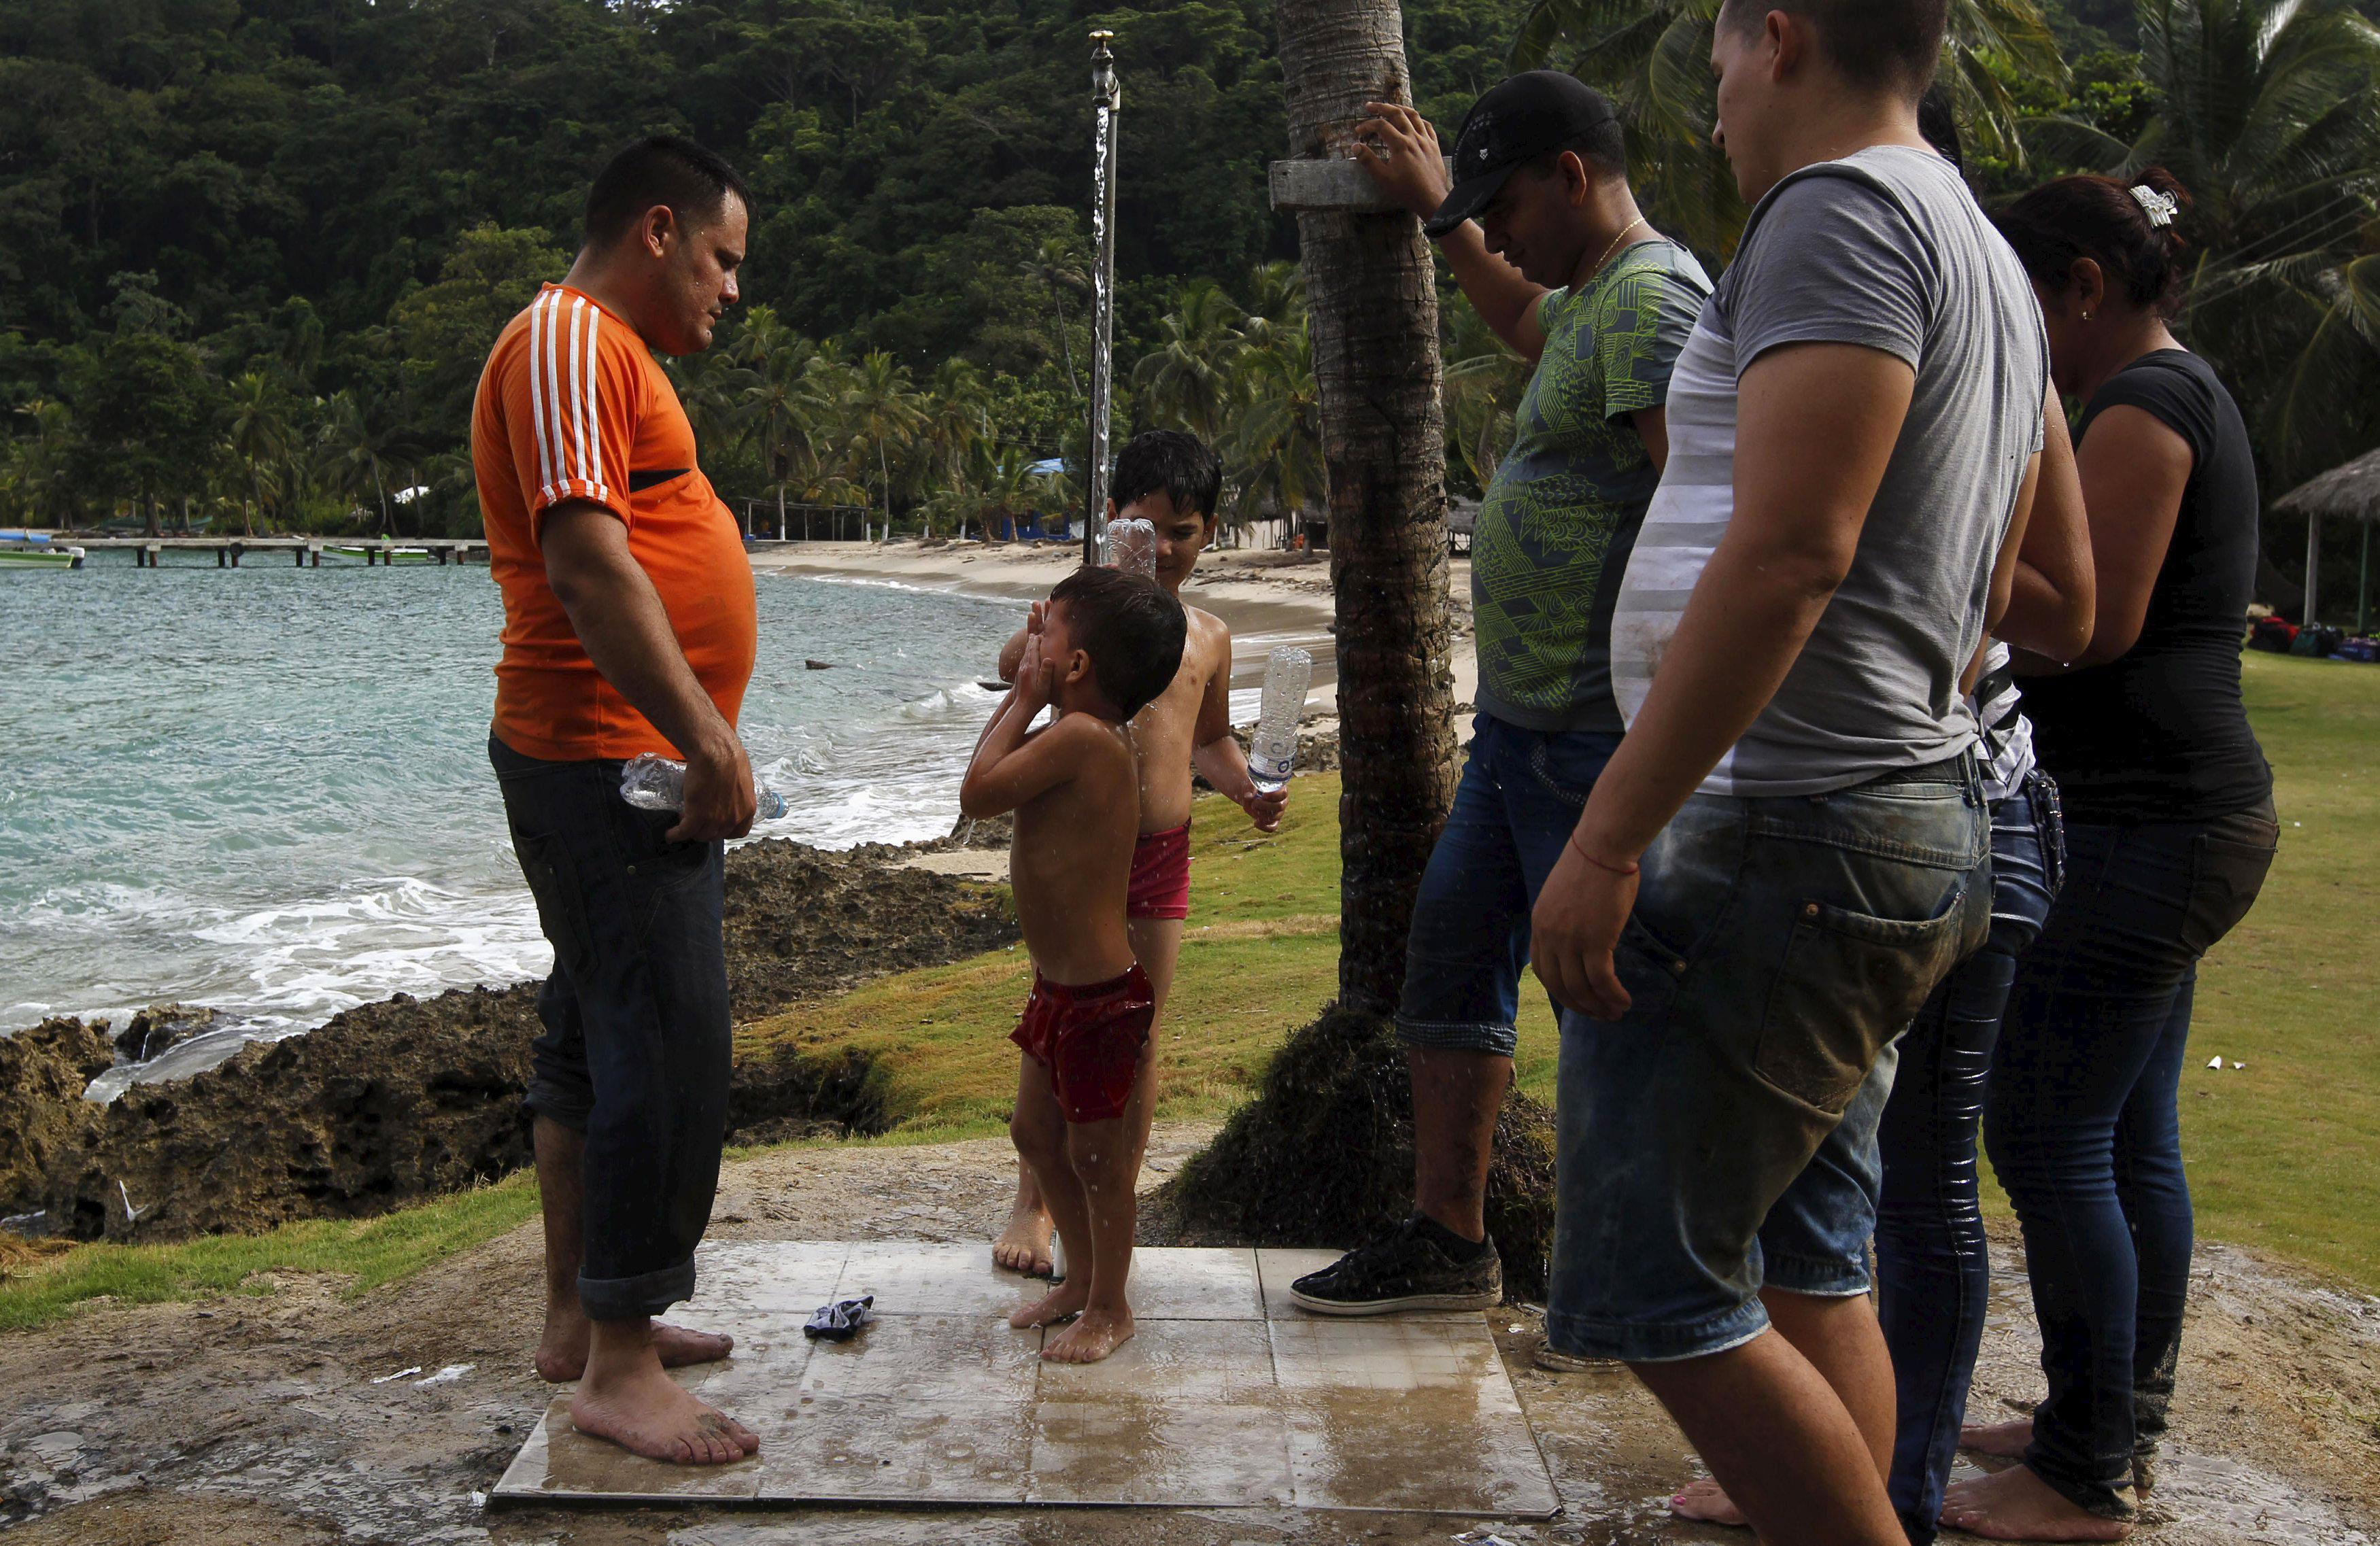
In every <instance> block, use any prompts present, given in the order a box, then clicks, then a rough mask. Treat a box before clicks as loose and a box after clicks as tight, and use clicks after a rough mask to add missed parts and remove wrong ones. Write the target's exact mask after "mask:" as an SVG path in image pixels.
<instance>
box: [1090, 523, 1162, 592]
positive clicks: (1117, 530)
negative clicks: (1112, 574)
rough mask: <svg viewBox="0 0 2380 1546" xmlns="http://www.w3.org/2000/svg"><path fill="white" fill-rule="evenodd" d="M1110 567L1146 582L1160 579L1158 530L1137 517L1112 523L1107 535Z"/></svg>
mask: <svg viewBox="0 0 2380 1546" xmlns="http://www.w3.org/2000/svg"><path fill="white" fill-rule="evenodd" d="M1104 535H1105V537H1106V538H1107V541H1106V546H1105V548H1104V550H1103V551H1104V553H1105V556H1106V559H1107V566H1108V567H1109V568H1111V569H1120V570H1122V571H1123V573H1125V574H1135V575H1138V576H1139V577H1140V578H1141V579H1144V580H1153V579H1155V578H1157V527H1156V525H1154V524H1153V523H1151V522H1148V521H1144V520H1142V519H1140V518H1139V517H1138V516H1134V517H1132V518H1131V519H1129V520H1123V521H1110V522H1109V523H1108V525H1107V531H1106V533H1105V534H1104Z"/></svg>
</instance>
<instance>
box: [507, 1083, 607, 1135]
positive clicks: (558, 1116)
mask: <svg viewBox="0 0 2380 1546" xmlns="http://www.w3.org/2000/svg"><path fill="white" fill-rule="evenodd" d="M521 1109H522V1110H524V1111H526V1112H528V1114H529V1115H530V1116H532V1117H544V1118H545V1119H546V1120H547V1121H549V1122H553V1123H557V1124H559V1125H560V1126H562V1127H565V1128H568V1129H570V1130H571V1131H572V1132H575V1133H577V1134H579V1135H580V1136H582V1137H583V1136H585V1134H586V1132H587V1124H588V1122H589V1120H591V1119H592V1118H593V1117H594V1115H595V1090H594V1087H593V1086H592V1085H590V1084H589V1083H587V1081H584V1080H581V1081H577V1082H576V1083H573V1082H570V1081H565V1080H552V1079H546V1078H543V1077H542V1076H540V1075H538V1074H531V1075H530V1076H529V1081H528V1093H526V1094H525V1095H523V1096H522V1097H521Z"/></svg>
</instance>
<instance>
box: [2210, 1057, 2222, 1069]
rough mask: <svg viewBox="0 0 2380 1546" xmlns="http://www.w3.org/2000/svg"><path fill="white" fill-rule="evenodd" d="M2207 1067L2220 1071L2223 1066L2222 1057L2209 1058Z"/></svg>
mask: <svg viewBox="0 0 2380 1546" xmlns="http://www.w3.org/2000/svg"><path fill="white" fill-rule="evenodd" d="M2206 1066H2207V1067H2208V1068H2210V1069H2219V1068H2221V1067H2222V1066H2223V1059H2222V1058H2220V1057H2209V1058H2208V1059H2207V1060H2206Z"/></svg>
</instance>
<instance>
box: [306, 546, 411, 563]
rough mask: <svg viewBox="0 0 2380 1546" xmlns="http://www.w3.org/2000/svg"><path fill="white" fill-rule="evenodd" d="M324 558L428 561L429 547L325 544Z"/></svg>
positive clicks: (365, 560)
mask: <svg viewBox="0 0 2380 1546" xmlns="http://www.w3.org/2000/svg"><path fill="white" fill-rule="evenodd" d="M322 556H323V557H324V558H343V559H346V560H348V561H349V562H355V563H366V562H370V563H428V562H430V550H429V549H427V548H369V549H367V548H347V547H339V546H336V545H334V544H325V545H324V546H323V549H322Z"/></svg>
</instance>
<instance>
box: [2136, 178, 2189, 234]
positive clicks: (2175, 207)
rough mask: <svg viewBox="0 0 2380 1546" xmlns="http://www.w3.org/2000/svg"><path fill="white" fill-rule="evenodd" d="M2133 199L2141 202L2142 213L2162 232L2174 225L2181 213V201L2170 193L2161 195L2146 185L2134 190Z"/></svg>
mask: <svg viewBox="0 0 2380 1546" xmlns="http://www.w3.org/2000/svg"><path fill="white" fill-rule="evenodd" d="M2132 197H2133V198H2134V199H2138V200H2139V201H2140V206H2141V211H2142V212H2143V214H2146V215H2147V216H2148V217H2149V223H2150V224H2151V225H2154V226H2155V227H2156V228H2157V229H2158V230H2160V231H2162V230H2164V229H2165V228H2166V227H2167V226H2168V225H2170V224H2172V223H2173V217H2174V216H2176V215H2178V214H2180V212H2181V200H2180V199H2176V198H2175V197H2174V196H2173V195H2172V194H2170V193H2159V192H2158V191H2157V190H2156V189H2155V188H2153V187H2149V186H2148V185H2147V184H2145V183H2143V184H2142V185H2141V186H2140V187H2135V188H2134V189H2132Z"/></svg>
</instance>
